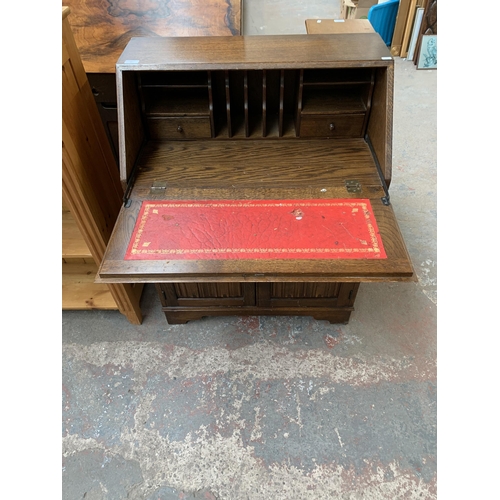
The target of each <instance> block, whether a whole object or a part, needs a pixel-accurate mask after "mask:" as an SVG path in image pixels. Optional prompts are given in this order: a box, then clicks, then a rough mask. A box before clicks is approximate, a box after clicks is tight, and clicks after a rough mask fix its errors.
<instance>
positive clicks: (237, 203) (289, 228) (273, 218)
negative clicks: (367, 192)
mask: <svg viewBox="0 0 500 500" xmlns="http://www.w3.org/2000/svg"><path fill="white" fill-rule="evenodd" d="M386 257H387V256H386V254H385V251H384V247H383V245H382V240H381V238H380V234H379V232H378V227H377V221H376V220H375V217H374V215H373V211H372V207H371V204H370V200H367V199H361V200H359V199H352V200H351V199H336V200H250V201H249V200H220V201H219V200H206V201H197V200H196V201H187V200H186V201H145V202H143V204H142V206H141V209H140V212H139V216H138V218H137V222H136V225H135V228H134V232H133V234H132V238H131V240H130V244H129V247H128V249H127V252H126V255H125V259H126V260H171V259H384V258H386Z"/></svg>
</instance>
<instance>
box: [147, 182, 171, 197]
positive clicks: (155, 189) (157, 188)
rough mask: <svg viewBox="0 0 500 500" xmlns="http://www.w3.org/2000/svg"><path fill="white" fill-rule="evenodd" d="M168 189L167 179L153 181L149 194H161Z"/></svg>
mask: <svg viewBox="0 0 500 500" xmlns="http://www.w3.org/2000/svg"><path fill="white" fill-rule="evenodd" d="M165 189H167V182H166V181H153V184H152V185H151V188H150V189H149V194H160V193H164V192H165Z"/></svg>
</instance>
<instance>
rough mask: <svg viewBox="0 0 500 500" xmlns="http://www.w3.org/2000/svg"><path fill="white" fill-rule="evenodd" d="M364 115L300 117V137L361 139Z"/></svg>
mask: <svg viewBox="0 0 500 500" xmlns="http://www.w3.org/2000/svg"><path fill="white" fill-rule="evenodd" d="M364 120H365V114H364V113H359V114H348V115H302V116H301V119H300V136H301V137H361V136H362V135H363V122H364Z"/></svg>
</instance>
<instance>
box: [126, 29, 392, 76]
mask: <svg viewBox="0 0 500 500" xmlns="http://www.w3.org/2000/svg"><path fill="white" fill-rule="evenodd" d="M387 57H388V58H389V59H384V58H387ZM130 60H136V61H139V62H138V63H137V65H135V66H134V65H131V64H130V63H127V62H126V61H130ZM297 61H300V67H301V68H316V67H330V68H342V67H358V68H360V67H376V66H388V65H390V64H393V62H394V61H392V57H391V54H390V52H389V49H388V48H387V47H386V46H385V44H384V42H383V41H382V39H381V38H380V36H379V35H378V34H377V33H354V34H342V35H266V36H265V37H263V36H236V37H219V36H210V37H193V38H186V37H177V38H173V37H162V38H159V37H151V38H133V39H132V40H130V42H129V43H128V45H127V47H126V49H125V50H124V52H123V54H122V55H121V56H120V59H119V60H118V62H117V64H118V65H119V66H121V67H123V69H127V70H134V69H137V70H138V71H139V70H141V69H142V70H143V69H145V68H146V67H147V69H148V70H170V71H172V70H175V69H180V70H188V69H241V68H245V69H262V68H267V69H272V68H278V69H286V68H297V67H298V64H297Z"/></svg>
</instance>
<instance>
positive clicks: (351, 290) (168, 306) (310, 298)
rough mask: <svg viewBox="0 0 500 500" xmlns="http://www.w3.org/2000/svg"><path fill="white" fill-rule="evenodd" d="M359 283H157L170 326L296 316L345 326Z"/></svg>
mask: <svg viewBox="0 0 500 500" xmlns="http://www.w3.org/2000/svg"><path fill="white" fill-rule="evenodd" d="M358 288H359V283H159V284H156V289H157V291H158V295H159V297H160V300H161V304H162V308H163V311H164V312H165V314H166V317H167V319H168V322H169V323H171V324H175V323H185V322H186V321H188V320H191V319H195V318H202V317H203V316H228V315H264V314H271V315H292V316H293V315H297V314H307V315H309V316H313V317H315V318H316V319H327V320H330V321H331V322H334V323H346V322H347V321H348V320H349V316H350V314H351V311H352V310H353V306H354V300H355V298H356V293H357V291H358Z"/></svg>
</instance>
